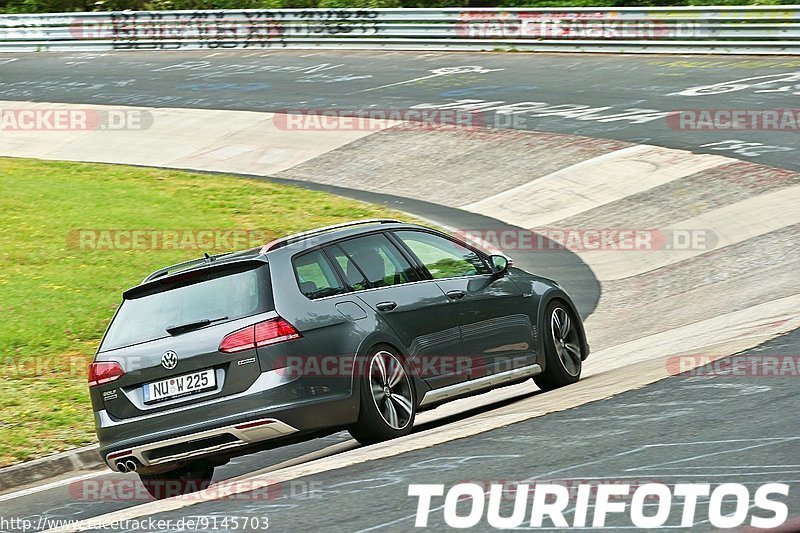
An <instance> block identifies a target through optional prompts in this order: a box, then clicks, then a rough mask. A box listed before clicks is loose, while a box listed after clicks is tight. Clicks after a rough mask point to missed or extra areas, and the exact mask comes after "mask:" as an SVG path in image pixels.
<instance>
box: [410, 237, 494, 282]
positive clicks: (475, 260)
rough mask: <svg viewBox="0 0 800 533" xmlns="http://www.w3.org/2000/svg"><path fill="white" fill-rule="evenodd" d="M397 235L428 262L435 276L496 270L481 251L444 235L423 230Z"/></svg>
mask: <svg viewBox="0 0 800 533" xmlns="http://www.w3.org/2000/svg"><path fill="white" fill-rule="evenodd" d="M395 235H396V236H397V237H398V238H399V239H400V240H401V241H402V242H403V243H404V244H405V245H406V246H408V248H409V249H410V250H411V251H412V252H413V253H414V255H416V256H417V258H418V259H419V260H420V262H421V263H422V264H423V265H425V268H427V269H428V272H430V273H431V276H433V279H444V278H458V277H463V276H474V275H476V274H491V273H492V269H491V268H490V267H489V265H487V264H486V262H485V261H484V260H483V259H482V258H481V257H480V256H479V255H478V254H476V253H475V252H473V251H472V250H470V249H469V248H466V247H464V246H461V245H460V244H457V243H455V242H453V241H451V240H449V239H445V238H444V237H440V236H438V235H433V234H432V233H425V232H422V231H397V232H395Z"/></svg>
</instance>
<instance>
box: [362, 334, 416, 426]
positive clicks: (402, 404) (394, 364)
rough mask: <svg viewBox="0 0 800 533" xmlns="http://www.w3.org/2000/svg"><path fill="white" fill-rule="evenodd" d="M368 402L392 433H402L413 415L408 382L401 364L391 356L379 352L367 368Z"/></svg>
mask: <svg viewBox="0 0 800 533" xmlns="http://www.w3.org/2000/svg"><path fill="white" fill-rule="evenodd" d="M369 385H370V390H371V391H372V400H373V401H374V402H375V406H376V407H377V408H378V412H380V414H381V417H382V418H383V420H384V421H385V422H386V423H387V424H388V425H389V426H390V427H391V428H393V429H398V430H399V429H403V428H405V427H406V426H407V425H408V423H409V422H410V421H411V415H412V413H413V411H414V407H413V401H414V400H413V398H412V395H411V390H412V389H411V382H410V380H409V378H408V375H407V374H406V371H405V369H404V368H403V364H402V363H401V362H400V360H399V359H397V357H395V356H394V355H393V354H391V353H389V352H387V351H385V350H381V351H379V352H377V353H376V354H375V355H373V356H372V360H371V361H370V364H369Z"/></svg>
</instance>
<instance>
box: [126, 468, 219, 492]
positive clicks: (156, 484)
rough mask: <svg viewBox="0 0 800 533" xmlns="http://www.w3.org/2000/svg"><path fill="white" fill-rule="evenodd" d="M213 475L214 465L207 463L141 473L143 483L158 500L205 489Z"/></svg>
mask: <svg viewBox="0 0 800 533" xmlns="http://www.w3.org/2000/svg"><path fill="white" fill-rule="evenodd" d="M213 477H214V467H213V466H207V465H188V466H185V467H183V468H179V469H177V470H170V471H169V472H163V473H161V474H139V479H141V480H142V485H144V488H145V489H146V490H147V492H148V493H150V496H152V497H153V498H155V499H156V500H163V499H164V498H171V497H172V496H180V495H182V494H189V493H191V492H197V491H199V490H204V489H206V488H208V486H209V485H210V484H211V479H212V478H213Z"/></svg>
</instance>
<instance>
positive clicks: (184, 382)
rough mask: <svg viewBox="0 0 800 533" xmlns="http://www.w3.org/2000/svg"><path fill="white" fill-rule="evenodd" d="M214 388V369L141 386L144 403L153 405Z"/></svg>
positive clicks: (215, 384)
mask: <svg viewBox="0 0 800 533" xmlns="http://www.w3.org/2000/svg"><path fill="white" fill-rule="evenodd" d="M216 386H217V380H216V376H215V375H214V369H213V368H207V369H205V370H200V371H199V372H192V373H191V374H184V375H182V376H175V377H173V378H169V379H162V380H161V381H154V382H153V383H145V384H144V385H143V386H142V392H143V394H144V403H154V402H160V401H163V400H171V399H173V398H179V397H181V396H187V395H189V394H196V393H198V392H202V391H205V390H210V389H213V388H216Z"/></svg>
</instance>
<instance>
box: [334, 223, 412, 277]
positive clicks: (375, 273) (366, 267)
mask: <svg viewBox="0 0 800 533" xmlns="http://www.w3.org/2000/svg"><path fill="white" fill-rule="evenodd" d="M339 246H341V248H342V250H344V251H345V252H346V253H347V255H348V256H349V257H350V258H351V259H352V260H353V262H355V264H356V265H358V268H359V270H360V271H361V272H362V273H363V274H364V276H366V278H367V281H368V282H369V284H370V287H387V286H390V285H398V284H400V283H407V282H409V281H417V280H418V279H419V278H418V276H417V273H416V271H415V270H414V268H413V267H412V266H411V264H410V263H409V262H408V261H407V260H406V258H405V257H403V255H402V254H401V253H400V251H399V250H398V249H397V248H396V247H395V246H394V245H393V244H392V243H391V241H389V239H388V238H387V237H386V235H382V234H378V235H367V236H365V237H357V238H355V239H349V240H346V241H344V242H341V243H339Z"/></svg>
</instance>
